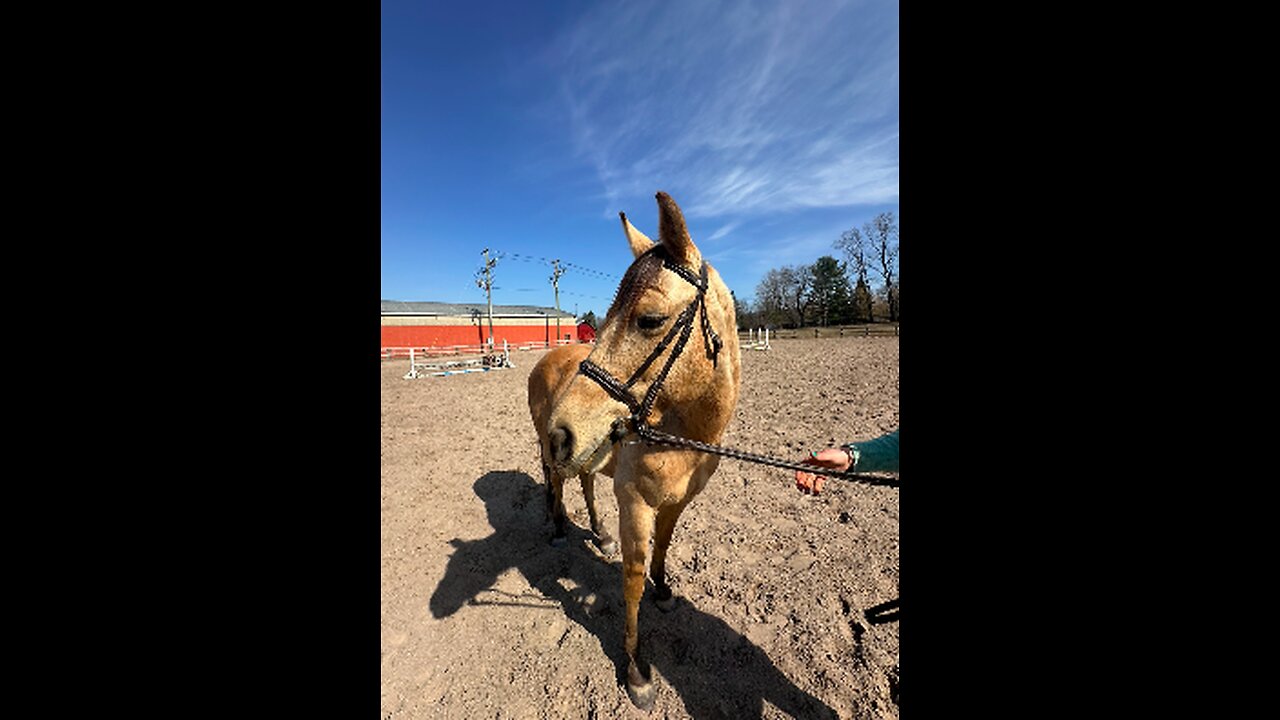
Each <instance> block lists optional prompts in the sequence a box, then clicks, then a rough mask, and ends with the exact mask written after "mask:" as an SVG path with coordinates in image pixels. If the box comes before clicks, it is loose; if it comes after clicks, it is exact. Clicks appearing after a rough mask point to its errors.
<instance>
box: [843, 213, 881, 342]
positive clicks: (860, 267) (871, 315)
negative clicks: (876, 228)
mask: <svg viewBox="0 0 1280 720" xmlns="http://www.w3.org/2000/svg"><path fill="white" fill-rule="evenodd" d="M835 247H836V249H837V250H840V251H842V252H843V253H844V256H845V257H846V258H848V261H849V269H850V270H852V271H853V286H854V288H853V314H854V318H855V320H866V321H867V322H875V310H874V306H873V304H872V302H871V283H869V282H867V269H868V268H869V263H868V256H867V253H868V250H869V247H868V242H867V239H866V238H865V237H863V234H862V231H860V230H858V228H849V229H848V230H846V231H844V232H843V233H841V234H840V239H839V240H836V242H835Z"/></svg>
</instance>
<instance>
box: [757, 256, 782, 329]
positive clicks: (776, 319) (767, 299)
mask: <svg viewBox="0 0 1280 720" xmlns="http://www.w3.org/2000/svg"><path fill="white" fill-rule="evenodd" d="M755 307H756V312H757V313H758V314H759V319H760V320H761V321H762V322H764V323H766V324H768V325H775V326H776V325H780V324H781V322H782V319H783V318H785V317H786V307H787V302H786V287H785V284H784V282H783V277H782V271H781V270H778V269H776V268H775V269H773V270H770V271H769V272H767V273H765V275H764V277H763V278H761V279H760V283H759V284H758V285H756V302H755Z"/></svg>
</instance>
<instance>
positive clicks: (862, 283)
mask: <svg viewBox="0 0 1280 720" xmlns="http://www.w3.org/2000/svg"><path fill="white" fill-rule="evenodd" d="M872 319H873V318H872V315H871V288H870V287H869V286H868V285H867V279H866V278H865V277H860V278H858V284H857V285H856V286H854V288H853V321H854V322H860V323H861V322H868V323H869V322H872Z"/></svg>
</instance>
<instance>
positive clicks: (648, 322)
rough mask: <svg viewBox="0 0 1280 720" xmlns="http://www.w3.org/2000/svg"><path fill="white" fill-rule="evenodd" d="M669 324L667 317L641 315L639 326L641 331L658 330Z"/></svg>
mask: <svg viewBox="0 0 1280 720" xmlns="http://www.w3.org/2000/svg"><path fill="white" fill-rule="evenodd" d="M666 322H667V316H666V315H641V316H640V320H639V322H638V324H639V325H640V329H641V330H657V329H658V328H660V327H662V326H663V325H665V324H666Z"/></svg>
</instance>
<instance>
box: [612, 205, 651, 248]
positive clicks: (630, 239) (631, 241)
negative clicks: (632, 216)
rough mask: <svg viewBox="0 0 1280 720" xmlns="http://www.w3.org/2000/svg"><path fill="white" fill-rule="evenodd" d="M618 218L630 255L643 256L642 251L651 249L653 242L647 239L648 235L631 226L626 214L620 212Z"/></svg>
mask: <svg viewBox="0 0 1280 720" xmlns="http://www.w3.org/2000/svg"><path fill="white" fill-rule="evenodd" d="M618 217H620V218H622V232H624V233H626V235H627V244H628V245H630V246H631V254H632V255H634V256H635V257H640V256H641V255H643V254H644V251H646V250H648V249H649V248H651V247H653V241H652V240H650V239H649V236H648V235H645V234H644V233H642V232H640V231H639V230H637V229H636V227H635V225H632V224H631V221H630V220H628V219H627V214H626V213H624V212H620V213H618Z"/></svg>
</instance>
